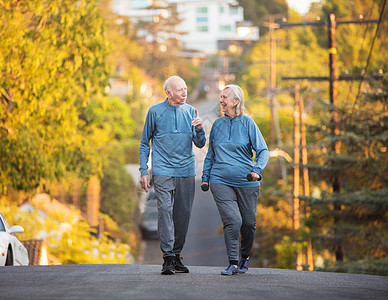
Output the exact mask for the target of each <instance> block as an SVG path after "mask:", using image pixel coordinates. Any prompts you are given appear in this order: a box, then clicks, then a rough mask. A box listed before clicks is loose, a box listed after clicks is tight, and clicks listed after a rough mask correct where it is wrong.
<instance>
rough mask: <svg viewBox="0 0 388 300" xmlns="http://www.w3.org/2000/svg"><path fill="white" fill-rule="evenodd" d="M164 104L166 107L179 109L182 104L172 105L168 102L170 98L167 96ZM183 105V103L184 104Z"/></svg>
mask: <svg viewBox="0 0 388 300" xmlns="http://www.w3.org/2000/svg"><path fill="white" fill-rule="evenodd" d="M164 104H165V105H166V107H167V108H168V109H179V108H180V106H181V105H178V106H175V105H171V104H170V102H168V98H166V100H165V101H164ZM182 105H183V104H182Z"/></svg>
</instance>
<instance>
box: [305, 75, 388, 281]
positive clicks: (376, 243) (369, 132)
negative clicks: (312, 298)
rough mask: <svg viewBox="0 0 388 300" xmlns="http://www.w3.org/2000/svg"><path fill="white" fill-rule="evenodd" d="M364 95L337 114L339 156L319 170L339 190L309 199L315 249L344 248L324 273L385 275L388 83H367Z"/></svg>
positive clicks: (329, 140)
mask: <svg viewBox="0 0 388 300" xmlns="http://www.w3.org/2000/svg"><path fill="white" fill-rule="evenodd" d="M364 90H365V92H364V95H363V96H362V97H361V99H359V100H358V101H357V103H353V105H346V106H341V107H340V108H338V111H339V115H340V120H341V121H340V124H339V126H340V135H339V136H338V140H339V141H340V143H341V154H340V155H334V154H332V153H330V155H329V156H327V157H326V159H324V160H323V161H322V168H320V176H321V177H323V178H325V179H326V180H325V181H326V183H327V185H328V186H330V185H331V182H332V179H333V176H339V178H340V182H341V190H340V192H332V191H331V189H330V188H329V189H327V190H326V191H325V192H324V193H322V196H321V197H319V198H315V199H314V198H313V199H311V208H312V212H313V213H312V215H311V218H309V219H307V220H306V222H307V224H308V225H309V226H310V227H311V228H312V229H313V230H312V233H311V234H312V237H313V239H314V240H315V241H316V243H317V246H318V247H321V248H328V249H330V248H333V247H334V246H336V245H338V244H340V245H342V247H343V251H344V253H345V255H344V257H343V259H342V260H340V261H338V259H337V261H336V263H335V262H333V261H332V262H331V263H329V264H327V265H326V269H327V270H338V271H347V272H368V273H375V274H385V275H386V274H387V272H386V270H387V261H386V259H385V258H386V256H387V254H388V247H387V245H386V244H385V241H386V240H387V239H388V226H387V218H388V201H387V195H388V189H387V184H388V176H387V175H388V168H387V155H386V152H387V142H388V135H387V132H388V118H387V97H388V80H386V79H384V80H383V81H374V82H369V83H368V84H366V85H365V86H364ZM371 112H373V117H371ZM330 125H331V124H330V123H327V124H326V126H327V128H329V126H330ZM321 134H322V133H319V135H321ZM326 134H327V135H326V138H325V137H323V138H321V143H322V144H321V145H322V146H323V147H327V148H329V147H330V145H331V143H332V141H333V136H332V134H331V132H330V130H328V131H326ZM333 207H339V208H340V209H333ZM357 263H359V265H360V267H359V268H358V267H357ZM382 267H385V271H384V268H382Z"/></svg>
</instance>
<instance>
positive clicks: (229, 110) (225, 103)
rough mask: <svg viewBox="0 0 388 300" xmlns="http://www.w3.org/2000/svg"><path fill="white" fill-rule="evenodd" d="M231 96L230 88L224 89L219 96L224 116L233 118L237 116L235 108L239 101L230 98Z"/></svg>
mask: <svg viewBox="0 0 388 300" xmlns="http://www.w3.org/2000/svg"><path fill="white" fill-rule="evenodd" d="M232 94H233V92H232V90H231V89H230V88H226V89H224V90H223V91H222V93H221V96H220V104H221V108H222V112H223V113H224V115H227V116H228V117H232V118H233V117H235V116H236V115H237V113H236V107H237V104H238V102H239V101H238V100H237V99H234V98H233V97H232V96H231V95H232Z"/></svg>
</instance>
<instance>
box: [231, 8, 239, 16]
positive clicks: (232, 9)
mask: <svg viewBox="0 0 388 300" xmlns="http://www.w3.org/2000/svg"><path fill="white" fill-rule="evenodd" d="M229 14H231V15H238V6H230V7H229Z"/></svg>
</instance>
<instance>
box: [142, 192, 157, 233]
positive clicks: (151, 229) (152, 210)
mask: <svg viewBox="0 0 388 300" xmlns="http://www.w3.org/2000/svg"><path fill="white" fill-rule="evenodd" d="M140 230H141V233H142V236H143V239H145V240H147V239H152V240H153V239H158V238H159V237H158V202H157V199H156V195H155V191H154V190H153V189H151V190H150V191H149V195H148V197H147V202H146V206H145V210H144V213H143V216H142V220H141V223H140Z"/></svg>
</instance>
